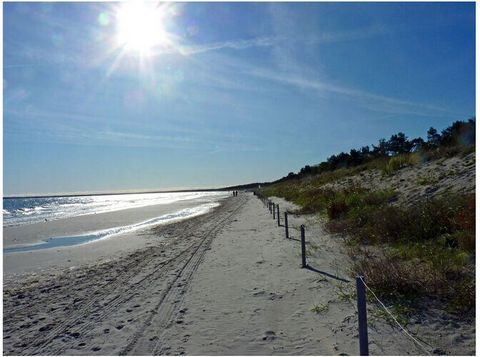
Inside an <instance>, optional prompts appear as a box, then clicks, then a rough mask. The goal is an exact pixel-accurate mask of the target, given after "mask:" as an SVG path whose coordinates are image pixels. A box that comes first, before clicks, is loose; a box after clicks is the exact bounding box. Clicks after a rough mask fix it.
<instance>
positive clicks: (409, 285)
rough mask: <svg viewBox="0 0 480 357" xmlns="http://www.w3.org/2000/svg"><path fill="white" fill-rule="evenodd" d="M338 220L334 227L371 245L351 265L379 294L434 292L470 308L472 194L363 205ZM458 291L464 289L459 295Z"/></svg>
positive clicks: (396, 296)
mask: <svg viewBox="0 0 480 357" xmlns="http://www.w3.org/2000/svg"><path fill="white" fill-rule="evenodd" d="M342 223H343V225H338V224H337V225H336V226H334V228H337V229H338V227H339V226H340V227H341V229H342V230H343V232H347V233H348V234H349V235H350V236H351V237H352V239H353V240H354V241H356V242H361V243H364V244H370V245H372V244H373V245H374V247H371V248H370V249H369V248H368V247H367V248H366V249H363V250H357V251H356V252H357V254H356V255H355V257H354V264H353V270H354V271H355V272H356V273H360V274H362V275H364V276H365V277H366V279H367V281H368V284H369V285H370V286H371V287H373V288H374V289H375V291H376V292H377V293H378V295H379V297H380V298H383V299H386V300H390V301H395V300H397V301H399V300H402V299H412V298H417V297H420V296H432V297H433V296H435V297H436V298H440V299H442V300H443V301H445V302H447V303H448V305H449V308H450V310H452V311H453V310H455V311H456V312H466V311H469V310H472V309H473V308H474V306H475V284H474V280H472V279H473V277H472V271H474V269H473V261H474V255H475V195H474V194H469V195H463V196H459V195H455V196H448V197H443V198H437V199H430V200H428V201H425V202H423V203H420V204H418V205H417V206H414V207H410V208H408V209H405V208H399V207H392V206H383V207H376V208H372V207H366V209H365V210H364V211H363V212H362V213H361V214H360V215H357V216H355V218H353V219H352V217H350V218H348V219H343V220H342ZM330 226H331V225H330ZM337 231H338V230H337ZM373 252H375V254H374V253H373ZM468 289H471V290H470V291H466V290H468ZM458 291H463V294H462V296H461V297H459V296H458Z"/></svg>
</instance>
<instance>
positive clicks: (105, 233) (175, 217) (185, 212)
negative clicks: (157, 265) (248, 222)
mask: <svg viewBox="0 0 480 357" xmlns="http://www.w3.org/2000/svg"><path fill="white" fill-rule="evenodd" d="M218 205H219V203H208V204H203V205H200V206H197V207H192V208H185V209H182V210H179V211H177V212H174V213H170V214H166V215H163V216H159V217H155V218H152V219H148V220H146V221H143V222H139V223H135V224H131V225H128V226H120V227H113V228H109V229H103V230H100V231H93V232H87V233H85V234H82V235H77V236H68V237H52V238H48V239H47V240H46V241H44V242H42V243H38V244H32V245H25V246H15V247H10V248H4V249H3V252H4V253H19V252H30V251H35V250H43V249H49V248H59V247H68V246H75V245H81V244H87V243H91V242H95V241H98V240H101V239H107V238H110V237H113V236H116V235H119V234H124V233H129V232H133V231H137V230H141V229H146V228H149V227H151V226H155V225H158V224H162V223H163V224H165V223H173V222H175V221H179V220H183V219H186V218H192V217H195V216H199V215H201V214H205V213H207V212H208V211H210V210H211V209H212V208H214V207H217V206H218Z"/></svg>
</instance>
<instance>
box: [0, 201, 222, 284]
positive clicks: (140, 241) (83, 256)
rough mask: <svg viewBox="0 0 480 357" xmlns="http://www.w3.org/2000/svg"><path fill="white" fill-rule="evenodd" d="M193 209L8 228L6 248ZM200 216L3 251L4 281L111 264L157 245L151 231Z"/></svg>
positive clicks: (133, 211) (164, 208)
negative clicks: (71, 242)
mask: <svg viewBox="0 0 480 357" xmlns="http://www.w3.org/2000/svg"><path fill="white" fill-rule="evenodd" d="M224 201H225V198H223V199H220V200H219V201H217V202H216V203H217V204H218V206H217V207H214V208H211V209H209V210H208V211H207V212H206V213H201V214H200V215H205V214H209V213H211V212H214V211H215V210H217V209H219V208H220V207H222V205H223V202H224ZM191 207H192V203H191V202H183V201H179V202H177V203H175V204H174V205H162V204H160V205H152V206H146V207H138V208H130V209H125V210H121V211H113V212H106V213H99V214H90V215H82V216H76V217H69V218H64V219H59V220H52V221H48V222H38V223H32V224H27V225H20V226H8V227H4V228H3V248H4V249H8V248H16V247H28V246H34V245H37V244H42V243H44V242H45V241H48V239H51V238H52V237H72V236H79V235H86V234H88V233H89V232H92V231H100V230H106V229H110V228H112V227H123V226H127V225H132V224H135V223H138V222H143V221H146V220H150V219H155V218H157V217H159V216H162V215H165V214H169V213H171V212H172V211H174V212H177V211H179V210H182V209H188V208H191ZM198 216H199V215H193V216H190V217H188V218H182V217H179V218H177V219H173V220H171V221H168V222H165V223H159V224H158V225H155V226H150V227H145V228H141V229H138V230H134V231H130V232H128V231H127V232H124V233H119V234H115V235H111V236H107V237H102V238H100V239H95V240H91V241H89V242H85V243H82V244H76V245H70V246H59V247H53V248H48V249H40V250H28V251H22V252H5V251H4V252H2V253H3V273H4V278H5V277H6V276H9V275H18V274H27V273H32V272H41V271H47V270H50V269H63V268H69V267H79V266H82V265H85V264H89V263H92V262H95V261H98V260H100V261H108V260H111V259H118V258H120V257H122V256H123V255H125V254H128V253H131V252H134V251H135V250H138V249H142V248H145V247H147V246H149V245H152V244H155V242H156V241H158V237H155V235H154V234H152V228H154V227H156V226H167V225H171V224H178V223H181V222H183V221H187V220H190V219H194V218H195V217H198Z"/></svg>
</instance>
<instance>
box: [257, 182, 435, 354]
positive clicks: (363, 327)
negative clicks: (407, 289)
mask: <svg viewBox="0 0 480 357" xmlns="http://www.w3.org/2000/svg"><path fill="white" fill-rule="evenodd" d="M253 194H254V195H255V196H257V197H258V198H259V199H260V200H261V201H262V203H263V204H264V205H265V207H267V208H268V210H269V212H270V214H272V216H273V219H274V220H277V225H278V226H279V227H280V226H281V223H280V217H281V216H280V205H279V204H275V203H274V202H273V201H271V200H270V199H269V198H268V197H266V196H264V195H263V194H262V193H260V192H258V191H253ZM288 215H289V212H288V211H285V212H284V219H283V222H284V227H285V237H286V238H288V239H293V238H292V237H291V236H290V234H289V231H290V230H292V229H293V230H295V231H300V243H301V255H302V264H301V267H302V268H307V267H308V264H307V257H306V249H305V245H306V242H305V226H304V225H303V224H302V225H301V226H300V227H295V226H291V225H289V222H288ZM293 240H295V239H293ZM365 289H366V290H365ZM356 291H357V312H358V324H359V326H358V329H359V333H358V338H359V345H360V356H368V355H369V351H368V328H367V308H366V305H367V299H366V291H368V292H369V293H370V294H371V295H372V296H373V298H374V299H375V300H376V301H377V302H378V304H379V305H380V307H381V308H382V309H383V310H385V312H386V313H387V314H388V316H390V318H391V319H392V320H393V321H394V322H395V324H396V325H398V327H399V328H400V331H401V332H402V333H403V334H404V335H405V336H406V337H408V338H409V339H410V340H411V341H413V343H414V345H415V347H417V348H419V349H420V350H422V352H424V353H426V354H427V355H429V356H431V355H432V353H431V352H430V351H433V350H434V348H433V347H432V346H431V345H429V344H428V343H426V342H420V341H419V339H418V338H415V337H414V336H413V335H412V333H410V332H409V331H408V330H407V329H406V328H405V327H404V326H402V324H400V322H398V320H397V319H396V318H395V316H394V314H393V313H392V312H391V311H390V310H389V309H388V308H387V306H386V305H385V304H384V303H383V302H382V301H381V300H380V299H379V298H378V296H377V295H376V294H375V292H374V291H373V290H372V289H371V288H370V287H369V286H368V285H367V283H366V282H365V278H364V277H363V276H357V277H356ZM426 346H428V347H426ZM429 350H430V351H429Z"/></svg>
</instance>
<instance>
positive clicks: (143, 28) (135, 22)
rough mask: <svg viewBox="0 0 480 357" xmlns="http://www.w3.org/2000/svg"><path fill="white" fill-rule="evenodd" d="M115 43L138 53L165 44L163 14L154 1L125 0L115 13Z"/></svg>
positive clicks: (148, 51)
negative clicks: (128, 0)
mask: <svg viewBox="0 0 480 357" xmlns="http://www.w3.org/2000/svg"><path fill="white" fill-rule="evenodd" d="M116 21H117V44H118V45H119V46H120V47H123V48H125V49H126V50H128V51H132V52H137V53H139V54H140V55H150V54H151V53H152V50H153V49H154V48H155V47H157V46H161V45H166V44H167V42H168V36H167V33H166V31H165V29H164V28H163V23H162V22H163V14H162V11H161V8H159V7H158V6H156V3H144V2H141V1H135V2H133V1H131V2H126V3H123V4H122V5H121V7H120V8H119V9H118V11H117V14H116Z"/></svg>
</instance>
